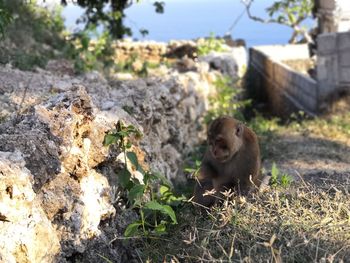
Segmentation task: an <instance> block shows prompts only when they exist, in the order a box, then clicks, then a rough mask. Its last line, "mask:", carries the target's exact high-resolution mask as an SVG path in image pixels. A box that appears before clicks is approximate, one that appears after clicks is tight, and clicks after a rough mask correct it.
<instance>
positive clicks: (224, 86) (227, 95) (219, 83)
mask: <svg viewBox="0 0 350 263" xmlns="http://www.w3.org/2000/svg"><path fill="white" fill-rule="evenodd" d="M214 85H215V87H216V95H214V96H211V97H210V98H209V105H210V110H209V111H208V113H207V115H206V116H205V122H206V123H209V122H211V121H212V120H214V119H215V118H217V117H219V116H222V115H229V116H234V117H235V118H238V119H243V115H242V113H241V112H240V111H239V110H242V109H243V108H244V107H246V106H248V105H249V104H250V100H238V99H237V97H238V96H239V95H240V93H241V91H242V90H241V89H240V88H238V86H239V80H238V79H236V80H232V79H231V78H230V77H220V78H218V79H217V80H216V81H215V83H214Z"/></svg>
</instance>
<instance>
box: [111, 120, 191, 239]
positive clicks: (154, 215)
mask: <svg viewBox="0 0 350 263" xmlns="http://www.w3.org/2000/svg"><path fill="white" fill-rule="evenodd" d="M131 135H136V136H137V137H139V136H141V134H140V132H139V131H138V130H137V129H136V128H135V127H134V126H132V125H128V126H126V125H124V123H123V122H121V121H119V122H118V123H117V125H116V129H114V130H111V131H109V132H108V134H106V136H105V139H104V145H106V146H108V145H111V144H116V145H117V146H118V147H119V148H121V150H122V151H123V153H124V158H125V160H124V163H125V167H124V169H123V170H122V171H121V172H119V174H118V176H119V180H120V185H121V186H122V187H123V188H124V189H125V191H126V192H127V196H128V201H129V204H130V205H131V207H132V208H133V209H136V210H137V211H138V212H139V215H140V219H139V220H137V221H135V222H133V223H131V224H129V225H128V227H127V228H126V230H125V232H124V235H125V236H135V235H145V236H148V235H151V234H156V235H160V234H164V233H166V232H167V228H168V227H169V226H170V225H172V224H177V219H176V214H175V212H174V210H173V207H176V206H178V205H179V204H180V203H181V202H182V201H184V198H183V197H176V196H175V195H174V194H173V192H172V190H171V184H170V183H169V181H168V180H167V179H166V178H165V177H164V176H162V175H160V174H158V173H154V172H151V171H146V170H144V168H142V166H141V165H140V163H139V161H138V158H137V155H136V153H135V152H133V151H130V149H131V148H132V144H131V142H130V140H129V137H130V136H131ZM127 159H128V160H129V161H130V163H131V165H132V167H128V160H127ZM131 169H133V170H134V171H137V172H139V173H141V174H142V175H143V180H142V182H140V181H139V180H138V179H136V178H134V177H133V176H132V174H131V172H130V170H131Z"/></svg>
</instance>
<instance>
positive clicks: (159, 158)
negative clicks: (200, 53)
mask: <svg viewBox="0 0 350 263" xmlns="http://www.w3.org/2000/svg"><path fill="white" fill-rule="evenodd" d="M176 47H177V46H176V45H175V44H174V45H173V46H172V48H175V49H176ZM158 51H159V52H160V53H161V52H166V50H164V49H163V47H160V48H159V50H158ZM158 51H157V52H158ZM159 52H158V53H159ZM186 59H188V58H185V59H184V60H183V61H179V63H178V66H179V67H181V68H182V70H179V69H177V70H176V69H165V68H159V69H154V70H153V73H152V74H150V75H152V77H149V78H145V79H133V78H127V79H125V80H121V79H120V78H118V76H114V77H111V78H110V79H106V78H104V77H103V76H102V75H101V74H99V73H97V72H90V73H88V74H85V75H82V76H73V75H72V68H71V67H70V65H69V62H67V61H61V62H59V63H54V62H52V63H50V64H49V66H48V68H47V70H48V71H47V70H42V69H37V70H36V72H23V71H20V70H17V69H12V68H10V67H0V261H1V262H26V263H27V262H105V260H104V259H103V258H102V257H101V256H100V255H102V256H103V257H106V258H109V259H113V261H115V262H133V260H136V257H135V252H134V251H133V249H132V248H130V245H128V246H129V247H126V246H125V245H124V244H123V243H122V242H121V241H120V240H119V239H118V237H120V236H122V235H123V232H124V230H125V228H126V226H127V225H128V224H129V223H130V222H132V221H134V220H135V219H136V218H137V216H136V214H135V212H133V211H125V210H123V209H122V206H123V203H121V204H120V200H121V199H120V194H119V190H118V177H117V176H116V169H117V168H118V167H119V166H120V165H119V163H118V162H123V160H124V158H122V156H121V154H122V153H121V152H120V149H117V147H109V148H107V147H104V146H103V139H104V136H105V133H106V132H107V131H109V130H110V129H112V128H114V127H115V125H116V123H117V122H118V121H119V120H122V121H124V122H125V123H126V124H132V125H134V126H135V127H136V128H138V129H139V130H140V131H141V133H142V134H143V137H142V139H141V140H140V141H139V142H137V141H135V143H136V145H135V146H134V147H135V148H134V151H135V152H137V155H138V156H139V158H140V162H141V163H142V164H144V166H145V167H148V168H149V169H151V170H153V171H157V172H159V173H161V174H163V175H165V176H166V177H167V178H169V179H174V180H181V179H184V177H183V176H182V156H183V155H184V154H186V153H188V152H190V151H191V150H192V149H193V146H194V145H196V144H198V143H199V142H200V141H201V140H202V139H203V138H204V137H205V127H201V126H200V125H199V123H201V119H202V118H203V116H204V114H205V111H206V109H207V108H208V96H209V95H211V94H212V93H214V92H215V88H214V86H213V84H212V83H213V82H214V81H215V80H216V78H217V76H218V75H220V73H218V71H212V70H211V69H210V67H209V65H208V63H207V62H198V63H197V62H196V63H195V62H193V61H192V62H191V63H188V61H187V60H186ZM62 64H63V65H64V66H62ZM133 176H135V177H137V178H138V179H140V178H139V177H138V175H137V174H136V173H133ZM141 179H142V178H141ZM116 238H117V239H116ZM113 240H114V241H113ZM48 244H49V245H48Z"/></svg>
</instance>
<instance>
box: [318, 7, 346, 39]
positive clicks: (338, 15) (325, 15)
mask: <svg viewBox="0 0 350 263" xmlns="http://www.w3.org/2000/svg"><path fill="white" fill-rule="evenodd" d="M315 5H316V6H317V14H316V16H317V17H318V28H319V33H321V34H322V33H330V32H345V31H348V30H350V1H349V0H315Z"/></svg>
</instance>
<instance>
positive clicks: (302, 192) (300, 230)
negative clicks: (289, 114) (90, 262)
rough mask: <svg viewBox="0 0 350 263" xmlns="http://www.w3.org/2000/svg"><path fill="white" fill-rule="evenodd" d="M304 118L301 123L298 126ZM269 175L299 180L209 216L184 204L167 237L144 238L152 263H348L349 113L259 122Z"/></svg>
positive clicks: (143, 251) (143, 253)
mask: <svg viewBox="0 0 350 263" xmlns="http://www.w3.org/2000/svg"><path fill="white" fill-rule="evenodd" d="M297 119H299V120H297ZM248 125H250V126H251V127H253V129H254V130H255V131H256V132H257V133H258V135H259V137H260V143H261V148H262V153H263V165H264V167H265V170H266V172H268V171H269V169H271V165H272V163H273V162H276V163H277V166H278V167H279V168H280V169H281V170H282V171H283V172H287V173H288V174H290V175H291V176H293V177H294V182H293V183H292V184H290V185H289V186H287V187H285V188H282V187H267V188H266V189H265V191H263V192H260V193H257V194H255V195H253V196H251V197H249V198H247V199H244V198H239V197H236V196H232V195H231V196H228V198H227V200H226V201H225V202H224V204H223V205H222V206H221V207H216V208H213V209H211V210H210V211H200V209H199V208H198V207H197V208H196V209H194V206H193V205H192V204H186V205H185V206H184V207H183V208H182V209H181V210H180V211H178V212H177V215H178V221H179V224H178V225H175V226H173V228H172V229H171V231H170V233H169V234H168V235H165V236H162V237H157V238H148V239H139V240H138V241H137V243H138V247H139V249H138V250H137V251H138V254H139V255H140V258H141V259H142V260H143V261H149V262H162V261H164V262H350V150H349V149H350V148H349V147H350V113H349V111H347V110H345V111H344V110H343V111H340V112H335V113H333V114H330V115H328V116H323V117H321V118H317V119H312V120H307V119H304V120H301V121H300V118H294V120H293V118H292V120H290V121H288V122H287V123H284V124H280V122H279V120H278V119H275V118H272V119H266V118H263V117H261V116H258V117H256V118H254V119H252V120H251V121H250V122H249V123H248Z"/></svg>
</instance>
